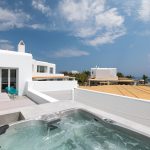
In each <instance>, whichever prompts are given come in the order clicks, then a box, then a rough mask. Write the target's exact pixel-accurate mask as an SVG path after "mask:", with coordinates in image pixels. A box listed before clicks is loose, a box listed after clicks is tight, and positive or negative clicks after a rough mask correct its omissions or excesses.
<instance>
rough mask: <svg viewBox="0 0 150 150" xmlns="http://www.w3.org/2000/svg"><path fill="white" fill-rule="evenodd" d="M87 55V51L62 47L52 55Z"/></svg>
mask: <svg viewBox="0 0 150 150" xmlns="http://www.w3.org/2000/svg"><path fill="white" fill-rule="evenodd" d="M87 55H89V53H88V52H86V51H82V50H76V49H64V50H60V51H56V52H55V53H54V57H80V56H87Z"/></svg>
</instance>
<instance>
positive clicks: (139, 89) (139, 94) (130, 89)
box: [81, 85, 150, 100]
mask: <svg viewBox="0 0 150 150" xmlns="http://www.w3.org/2000/svg"><path fill="white" fill-rule="evenodd" d="M81 88H83V89H88V90H93V91H99V92H105V93H112V94H117V95H123V96H129V97H135V98H140V99H146V100H150V87H148V86H131V85H103V86H81Z"/></svg>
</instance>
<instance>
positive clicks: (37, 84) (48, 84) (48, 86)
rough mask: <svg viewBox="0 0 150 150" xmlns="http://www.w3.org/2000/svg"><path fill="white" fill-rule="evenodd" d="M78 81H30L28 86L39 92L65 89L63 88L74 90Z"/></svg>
mask: <svg viewBox="0 0 150 150" xmlns="http://www.w3.org/2000/svg"><path fill="white" fill-rule="evenodd" d="M77 86H78V84H77V81H75V80H72V81H31V82H28V88H30V89H31V88H32V89H34V90H37V91H39V92H47V91H63V90H73V89H74V88H77Z"/></svg>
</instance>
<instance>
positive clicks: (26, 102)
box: [0, 96, 36, 111]
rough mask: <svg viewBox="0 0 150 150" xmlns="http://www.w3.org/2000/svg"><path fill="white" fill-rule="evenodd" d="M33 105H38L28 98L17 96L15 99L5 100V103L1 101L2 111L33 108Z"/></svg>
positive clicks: (0, 108) (0, 109) (0, 107)
mask: <svg viewBox="0 0 150 150" xmlns="http://www.w3.org/2000/svg"><path fill="white" fill-rule="evenodd" d="M33 105H36V104H35V103H34V102H33V101H31V100H30V99H29V98H28V97H26V96H17V97H16V98H15V99H9V100H4V101H2V100H1V101H0V111H2V110H9V109H15V108H21V107H27V106H33Z"/></svg>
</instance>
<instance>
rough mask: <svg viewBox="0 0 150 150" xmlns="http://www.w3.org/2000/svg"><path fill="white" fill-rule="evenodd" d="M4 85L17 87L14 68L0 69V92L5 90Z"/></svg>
mask: <svg viewBox="0 0 150 150" xmlns="http://www.w3.org/2000/svg"><path fill="white" fill-rule="evenodd" d="M6 87H14V88H15V89H16V88H17V70H16V69H1V92H5V91H6V90H5V89H6Z"/></svg>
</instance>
